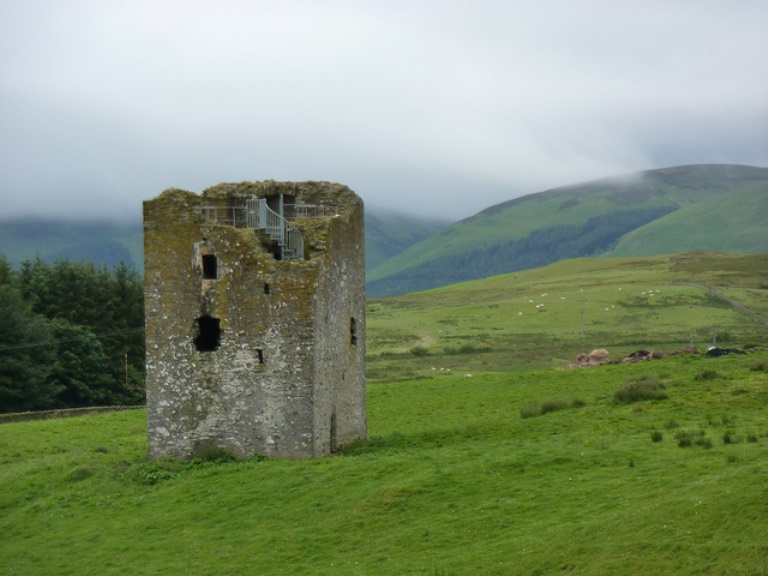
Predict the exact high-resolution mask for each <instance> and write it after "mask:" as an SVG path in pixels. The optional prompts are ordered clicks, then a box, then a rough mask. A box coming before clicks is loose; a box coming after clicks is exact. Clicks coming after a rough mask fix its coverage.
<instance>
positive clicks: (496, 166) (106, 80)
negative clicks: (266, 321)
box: [0, 0, 768, 219]
mask: <svg viewBox="0 0 768 576" xmlns="http://www.w3.org/2000/svg"><path fill="white" fill-rule="evenodd" d="M766 24H768V1H766V0H717V1H715V0H690V1H686V0H664V1H662V0H580V1H578V2H576V1H574V0H520V1H514V0H507V1H501V0H498V1H493V0H462V1H458V0H439V1H438V0H402V1H400V0H359V1H338V0H329V1H322V0H314V1H300V0H251V1H246V0H240V1H237V0H208V1H202V0H198V1H195V0H184V1H181V0H179V1H172V0H146V1H145V0H130V1H120V0H93V1H88V0H58V1H52V0H49V1H45V0H0V218H4V217H9V216H19V215H40V216H56V215H66V216H72V215H81V216H111V217H131V218H137V219H138V218H140V215H141V200H144V199H148V198H152V197H154V196H156V195H157V194H159V193H160V192H161V191H162V190H164V189H166V188H169V187H178V188H184V189H187V190H193V191H195V192H200V191H202V190H203V189H204V188H207V187H209V186H212V185H214V184H217V183H219V182H230V181H242V180H263V179H268V178H274V179H276V180H331V181H335V182H341V183H343V184H346V185H348V186H350V187H351V188H352V189H354V190H355V191H356V192H357V193H358V194H360V195H361V196H362V197H363V198H364V199H365V201H366V204H367V205H368V207H369V208H370V207H390V208H393V209H400V210H406V211H408V212H412V213H416V214H423V215H432V216H441V217H448V218H452V219H458V218H462V217H466V216H469V215H472V214H474V213H476V212H478V211H479V210H481V209H483V208H486V207H488V206H491V205H493V204H496V203H499V202H503V201H505V200H509V199H511V198H514V197H516V196H520V195H522V194H528V193H532V192H537V191H540V190H542V189H545V188H550V187H553V186H559V185H565V184H571V183H576V182H580V181H583V180H588V179H592V178H600V177H605V176H613V175H618V174H622V173H626V172H633V171H636V170H644V169H649V168H658V167H664V166H671V165H677V164H690V163H709V162H728V163H740V164H754V165H760V166H766V165H768V73H766V58H767V57H768V33H766Z"/></svg>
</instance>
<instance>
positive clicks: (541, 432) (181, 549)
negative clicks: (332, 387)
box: [0, 254, 768, 576]
mask: <svg viewBox="0 0 768 576" xmlns="http://www.w3.org/2000/svg"><path fill="white" fill-rule="evenodd" d="M606 262H608V261H607V260H605V259H595V260H584V261H581V260H580V261H571V262H563V263H559V264H557V265H553V266H550V267H547V268H543V269H539V270H533V271H527V272H525V273H518V274H514V275H507V276H502V277H498V278H492V279H488V280H486V281H479V282H472V283H467V284H463V285H459V286H455V287H452V288H450V289H448V288H446V289H440V290H434V291H431V292H428V293H423V294H414V295H411V296H408V297H398V298H387V299H380V300H374V301H371V302H370V312H369V322H368V340H369V353H370V355H369V368H370V372H371V378H370V379H369V387H368V411H369V437H370V439H369V440H368V441H367V442H365V443H361V444H358V445H355V446H350V447H347V448H346V449H344V451H343V452H341V453H338V454H335V455H333V456H330V457H327V458H323V459H320V460H316V461H299V462H293V461H279V460H264V459H260V458H253V459H250V460H247V461H240V462H238V461H233V460H231V459H228V458H227V457H226V455H223V454H215V453H212V454H208V455H206V457H205V458H201V459H199V460H197V461H193V462H186V463H185V462H178V461H172V460H161V461H156V462H148V461H147V460H146V434H145V417H146V416H145V413H144V411H143V410H137V411H129V412H121V413H116V414H110V415H102V416H89V417H80V418H72V419H61V420H52V421H38V422H23V423H14V424H2V425H0V533H2V538H0V574H46V575H49V574H72V575H78V576H79V575H89V574H94V575H96V574H98V575H100V576H101V575H108V574H121V575H122V574H147V575H149V574H152V575H157V574H194V575H216V576H219V575H236V574H259V575H270V574H275V575H292V574H297V575H298V574H319V575H323V574H328V575H330V574H334V575H336V574H345V575H346V574H352V575H380V574H386V575H388V574H392V575H403V574H414V575H438V574H439V575H455V574H460V575H475V574H484V575H509V574H562V573H573V574H576V573H578V574H632V575H635V574H691V575H693V574H696V575H698V574H707V573H709V574H765V573H768V536H766V529H765V526H766V518H768V464H767V462H768V460H767V457H768V420H767V419H766V406H767V405H768V350H767V349H766V347H765V342H766V340H768V334H766V328H765V326H764V325H762V324H760V323H759V322H758V321H757V320H755V319H754V318H753V317H751V316H747V315H746V314H745V313H744V312H743V311H740V310H739V309H736V308H734V307H733V305H732V303H727V302H726V301H724V300H722V299H720V298H718V297H716V296H713V295H712V294H711V293H709V292H707V291H706V290H704V289H702V288H699V287H697V286H690V285H688V284H682V283H683V282H686V283H688V282H690V283H695V284H702V285H710V286H716V287H717V289H718V293H719V294H722V295H723V296H725V297H727V298H729V299H730V300H732V301H733V303H737V304H740V305H741V306H743V307H744V308H746V309H750V310H752V311H754V312H756V313H758V314H760V313H761V314H763V315H768V299H767V298H766V293H768V285H766V284H765V282H766V280H765V270H766V267H765V264H766V257H765V256H762V257H758V256H727V255H717V254H688V255H680V256H675V257H657V258H643V259H622V260H616V261H615V262H614V264H615V265H614V266H613V267H610V266H606ZM671 282H672V283H671ZM620 289H621V290H620ZM582 290H583V292H582ZM651 290H652V291H653V292H650V291H651ZM657 290H658V292H657ZM643 292H645V294H643ZM542 294H547V296H542ZM650 294H653V295H652V296H651V295H650ZM561 298H565V300H562V299H561ZM540 299H542V300H543V302H544V307H539V308H536V306H537V305H538V304H541V303H542V302H540V301H539V300H540ZM578 299H582V300H585V314H584V322H583V328H584V336H583V337H582V335H581V324H580V312H579V310H580V305H581V304H580V303H578V302H572V303H571V304H572V306H571V307H568V306H567V305H566V303H568V302H569V301H576V300H578ZM529 300H533V302H529ZM597 304H600V306H601V308H600V309H598V307H597ZM560 306H562V308H559V307H560ZM547 307H550V308H549V309H547ZM572 308H574V309H572ZM606 308H607V310H606ZM543 309H546V311H539V310H543ZM520 312H522V313H523V314H522V315H520V314H519V313H520ZM529 317H530V318H529ZM414 318H415V319H414ZM710 321H715V322H717V323H718V325H720V326H721V327H722V328H721V332H720V334H721V336H722V337H723V341H722V343H723V344H724V345H729V346H730V345H734V346H735V345H738V346H745V345H747V344H749V345H750V346H754V348H755V349H754V351H752V352H751V353H750V354H747V355H729V356H724V357H720V358H709V357H706V356H704V355H701V354H695V355H691V354H680V355H675V356H670V357H667V358H665V359H663V360H657V361H646V362H641V363H636V364H621V363H617V364H608V365H604V366H599V367H595V368H587V369H573V370H559V369H556V368H554V366H556V365H558V364H559V363H560V362H561V361H562V362H564V361H565V360H566V359H571V356H572V355H573V353H574V352H576V351H589V349H591V348H592V347H597V346H598V345H599V346H606V347H608V348H609V351H610V352H611V356H612V357H615V358H618V357H620V356H621V355H622V354H623V353H624V352H626V351H628V350H630V349H632V348H635V347H637V346H639V345H643V346H644V347H647V348H651V349H654V350H665V349H671V348H676V347H677V346H678V345H679V344H690V339H691V338H690V337H691V335H693V337H694V339H695V342H694V343H695V344H698V345H699V346H700V347H703V346H705V345H706V344H707V343H708V341H709V340H710V339H711V333H710V329H709V328H708V324H709V322H710ZM483 326H485V328H483ZM537 334H542V336H541V338H540V339H538V340H537V339H536V335H537ZM747 340H749V342H748V341H747ZM558 358H562V360H560V359H558ZM521 365H522V366H521ZM542 365H544V367H542Z"/></svg>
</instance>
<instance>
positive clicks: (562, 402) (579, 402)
mask: <svg viewBox="0 0 768 576" xmlns="http://www.w3.org/2000/svg"><path fill="white" fill-rule="evenodd" d="M586 404H587V403H586V401H585V400H583V399H582V398H579V397H578V396H577V397H574V398H573V399H571V400H570V401H568V400H566V399H564V398H551V399H549V400H544V401H543V402H542V403H541V404H526V405H525V406H523V407H522V408H520V418H533V417H535V416H542V415H544V414H549V413H550V412H557V411H559V410H566V409H568V408H581V407H582V406H585V405H586Z"/></svg>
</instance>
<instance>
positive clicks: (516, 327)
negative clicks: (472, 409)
mask: <svg viewBox="0 0 768 576" xmlns="http://www.w3.org/2000/svg"><path fill="white" fill-rule="evenodd" d="M766 270H768V255H735V254H732V255H727V254H715V253H700V252H696V253H687V254H678V255H672V256H654V257H647V258H587V259H579V260H566V261H562V262H558V263H556V264H551V265H549V266H546V267H544V268H538V269H534V270H526V271H522V272H516V273H513V274H505V275H501V276H496V277H493V278H487V279H484V280H475V281H472V282H465V283H462V284H457V285H454V286H448V287H444V288H438V289H434V290H428V291H425V292H419V293H412V294H407V295H403V296H392V297H387V298H379V299H372V300H369V304H368V356H369V359H368V377H369V381H378V380H382V381H390V380H393V379H398V378H417V377H421V376H427V375H429V374H431V373H432V371H433V369H435V370H437V371H445V370H452V371H462V372H475V371H487V370H503V371H508V370H519V369H522V368H543V367H552V366H562V365H564V364H566V363H568V362H569V361H571V360H573V359H574V358H575V357H576V356H577V355H578V354H579V353H581V352H589V351H590V350H592V349H595V348H607V349H608V350H609V352H610V353H611V358H612V359H615V360H618V359H621V358H623V357H625V356H627V355H628V354H630V353H632V352H634V351H636V350H638V349H650V350H663V351H667V352H671V351H675V350H682V349H683V348H685V347H687V346H690V345H692V344H693V345H696V346H699V347H700V348H701V349H702V350H703V349H706V347H707V346H709V345H711V344H712V343H713V338H716V339H717V343H718V344H721V345H726V346H739V347H741V346H745V345H747V344H750V343H755V342H757V343H759V342H768V326H766V325H765V324H764V323H761V322H758V321H756V320H755V319H754V318H753V317H751V316H749V315H747V314H746V313H745V312H744V311H743V310H741V309H739V308H736V307H734V306H733V305H732V304H730V303H728V302H727V301H726V300H724V299H723V298H729V299H731V300H733V301H734V303H736V304H740V305H742V306H744V307H746V308H747V309H749V310H752V311H754V312H755V313H757V314H758V315H760V316H761V317H762V318H764V319H768V278H766V274H765V271H766ZM707 287H717V293H718V294H720V295H721V296H722V297H718V296H716V295H713V294H712V293H711V292H709V291H708V290H707Z"/></svg>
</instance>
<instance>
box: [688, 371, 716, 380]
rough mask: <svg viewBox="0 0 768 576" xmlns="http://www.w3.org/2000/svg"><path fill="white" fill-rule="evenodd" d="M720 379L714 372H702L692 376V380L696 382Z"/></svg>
mask: <svg viewBox="0 0 768 576" xmlns="http://www.w3.org/2000/svg"><path fill="white" fill-rule="evenodd" d="M719 377H720V374H718V373H717V372H716V371H715V370H703V371H701V372H699V373H698V374H696V376H694V380H696V381H697V382H704V381H707V380H717V379H718V378H719Z"/></svg>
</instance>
